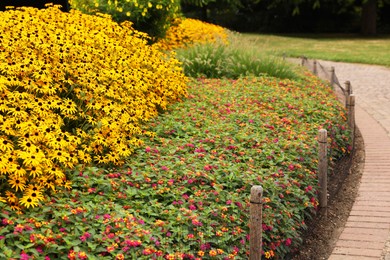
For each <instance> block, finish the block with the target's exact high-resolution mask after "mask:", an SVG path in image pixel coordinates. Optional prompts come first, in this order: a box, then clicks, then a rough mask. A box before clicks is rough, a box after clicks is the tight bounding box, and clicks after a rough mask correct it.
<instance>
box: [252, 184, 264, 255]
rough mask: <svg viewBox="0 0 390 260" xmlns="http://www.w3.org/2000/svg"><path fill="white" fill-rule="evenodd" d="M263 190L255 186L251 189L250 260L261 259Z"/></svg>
mask: <svg viewBox="0 0 390 260" xmlns="http://www.w3.org/2000/svg"><path fill="white" fill-rule="evenodd" d="M262 201H263V188H262V187H261V186H259V185H255V186H253V187H252V188H251V197H250V203H251V206H250V233H249V245H250V253H249V259H250V260H260V259H261V243H262V238H261V236H262V234H261V233H262V206H263V202H262Z"/></svg>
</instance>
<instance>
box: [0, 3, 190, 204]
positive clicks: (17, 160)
mask: <svg viewBox="0 0 390 260" xmlns="http://www.w3.org/2000/svg"><path fill="white" fill-rule="evenodd" d="M0 31H1V32H2V34H1V35H0V178H1V183H0V188H1V189H0V190H1V194H0V201H3V202H4V201H5V202H7V204H8V205H9V206H10V207H12V208H13V209H17V210H18V209H20V208H21V207H22V206H25V207H35V206H37V205H38V204H39V202H40V201H42V200H43V198H44V192H45V190H56V187H61V186H63V187H67V188H70V185H71V184H70V182H69V181H68V180H67V178H66V175H65V169H71V168H73V167H74V166H76V165H78V164H90V163H94V164H113V165H120V164H122V163H123V162H124V161H123V159H124V158H125V157H127V156H129V155H130V154H131V153H132V151H133V149H134V148H136V147H139V146H140V145H142V141H141V140H140V139H139V137H140V136H141V135H152V133H151V132H149V131H146V129H144V128H143V126H142V125H143V124H144V122H145V121H148V120H149V119H151V118H153V117H155V116H156V115H157V113H158V110H159V109H165V108H166V106H167V105H168V104H170V103H172V102H175V101H177V100H178V99H179V98H181V97H183V96H185V95H186V88H187V87H186V81H187V80H186V78H185V76H184V74H183V73H182V69H181V67H180V66H179V63H178V61H177V60H176V59H174V58H172V57H168V56H167V55H166V54H163V53H161V52H160V51H158V50H157V49H156V48H154V47H152V46H149V45H147V44H146V40H145V37H146V36H145V35H144V34H143V33H140V32H138V31H135V30H134V29H133V28H132V27H131V24H130V23H129V22H125V23H123V24H121V25H119V24H117V23H115V22H113V21H112V20H111V19H110V18H109V17H107V16H105V15H101V16H90V15H85V14H82V13H80V12H78V11H74V10H72V11H71V12H70V13H64V12H61V11H60V10H59V8H58V7H56V6H54V7H49V8H47V9H43V10H38V9H35V8H18V9H10V10H8V11H5V12H0Z"/></svg>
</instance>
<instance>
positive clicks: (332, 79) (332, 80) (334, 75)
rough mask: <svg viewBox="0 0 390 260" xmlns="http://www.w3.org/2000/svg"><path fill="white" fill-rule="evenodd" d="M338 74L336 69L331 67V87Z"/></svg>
mask: <svg viewBox="0 0 390 260" xmlns="http://www.w3.org/2000/svg"><path fill="white" fill-rule="evenodd" d="M335 78H336V73H335V69H334V67H333V66H332V67H330V85H331V86H332V87H333V86H334V83H335V81H336V79H335Z"/></svg>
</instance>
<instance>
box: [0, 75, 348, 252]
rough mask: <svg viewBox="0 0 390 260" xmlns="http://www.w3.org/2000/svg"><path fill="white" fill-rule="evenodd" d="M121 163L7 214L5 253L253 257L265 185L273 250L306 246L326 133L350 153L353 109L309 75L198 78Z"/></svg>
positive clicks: (76, 176)
mask: <svg viewBox="0 0 390 260" xmlns="http://www.w3.org/2000/svg"><path fill="white" fill-rule="evenodd" d="M148 125H149V126H150V129H149V130H150V131H154V132H155V133H156V136H155V137H154V138H143V141H144V142H145V147H144V148H140V149H137V150H136V151H135V153H134V154H133V155H132V156H131V157H129V160H128V164H127V167H126V168H125V169H123V170H119V169H116V170H102V169H98V168H78V169H76V170H75V171H74V172H73V174H70V176H72V179H71V180H72V182H73V186H72V188H73V189H72V191H70V192H64V193H57V194H53V195H52V197H51V199H50V200H49V201H48V202H47V203H46V204H45V205H42V208H39V209H38V208H34V209H31V210H30V211H29V213H28V214H26V215H21V216H20V215H17V214H16V213H15V212H12V211H10V210H7V209H6V208H5V209H4V210H3V211H2V214H1V217H2V223H1V229H0V246H1V248H2V252H1V253H0V256H1V257H7V258H11V257H14V258H17V257H24V259H27V257H28V256H34V257H35V258H37V259H43V257H44V256H45V257H46V259H66V258H68V259H104V258H107V259H163V258H164V259H195V258H199V259H213V258H215V259H247V257H248V255H247V254H248V250H249V248H248V247H249V243H248V234H249V232H248V231H249V227H248V222H249V191H250V188H251V186H252V185H254V184H261V185H263V187H264V190H265V193H264V201H263V202H264V216H263V217H264V224H263V229H264V233H263V234H264V245H263V249H264V252H263V253H264V257H265V258H272V257H275V258H278V257H279V258H281V257H283V256H284V255H286V254H287V253H288V252H290V251H294V250H295V249H296V248H297V247H298V245H299V242H300V236H299V233H300V230H301V228H304V227H305V218H306V217H307V216H308V215H309V214H310V213H312V212H313V211H314V210H315V208H316V206H317V200H316V192H317V180H316V160H317V154H316V150H317V141H316V135H317V132H318V129H319V128H322V127H324V128H326V129H328V131H329V132H330V133H332V135H331V136H333V137H334V138H333V139H332V140H331V147H332V149H334V150H335V151H337V152H338V153H332V154H334V155H335V156H336V157H337V156H341V155H342V154H343V153H345V152H347V150H345V149H344V147H347V146H348V143H349V132H348V131H347V130H346V123H345V118H344V111H343V108H342V106H341V105H339V104H338V102H337V98H336V97H335V96H334V94H333V93H332V90H331V88H330V87H328V86H326V85H325V84H323V83H322V82H320V81H319V80H317V79H315V78H314V77H311V76H309V75H307V76H306V79H305V80H302V81H290V80H283V81H282V80H280V79H277V78H267V77H265V78H245V79H238V80H229V79H224V80H218V79H212V80H208V79H198V80H195V79H194V80H192V82H191V84H190V87H189V98H188V99H186V100H185V101H184V102H182V103H178V104H176V105H174V106H171V107H170V109H169V111H168V112H167V113H165V114H163V115H162V116H160V117H158V118H156V120H153V121H152V122H151V123H150V124H148Z"/></svg>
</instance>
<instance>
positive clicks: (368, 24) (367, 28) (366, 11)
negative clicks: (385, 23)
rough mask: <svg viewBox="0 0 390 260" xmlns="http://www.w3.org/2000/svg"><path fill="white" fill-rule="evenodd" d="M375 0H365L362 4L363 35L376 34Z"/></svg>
mask: <svg viewBox="0 0 390 260" xmlns="http://www.w3.org/2000/svg"><path fill="white" fill-rule="evenodd" d="M376 19H377V0H367V1H366V2H365V3H364V4H363V6H362V25H361V26H362V27H361V32H362V34H364V35H373V34H376Z"/></svg>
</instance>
